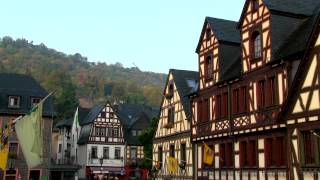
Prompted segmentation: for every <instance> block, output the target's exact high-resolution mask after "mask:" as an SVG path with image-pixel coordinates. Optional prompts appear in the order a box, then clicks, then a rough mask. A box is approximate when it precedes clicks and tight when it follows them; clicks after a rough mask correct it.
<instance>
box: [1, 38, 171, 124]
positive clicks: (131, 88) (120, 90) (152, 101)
mask: <svg viewBox="0 0 320 180" xmlns="http://www.w3.org/2000/svg"><path fill="white" fill-rule="evenodd" d="M0 72H7V73H19V74H28V75H31V76H33V77H34V78H35V79H37V80H38V81H39V82H40V83H41V85H42V86H43V87H44V88H45V89H46V90H47V91H50V92H51V91H55V99H56V100H55V109H56V111H57V113H58V118H63V117H68V116H72V114H73V110H74V108H75V107H76V106H77V105H78V104H79V100H80V102H81V105H85V106H90V105H92V104H93V103H96V102H99V101H105V100H111V101H117V102H119V101H125V102H131V103H139V104H148V105H151V106H159V103H160V100H161V91H162V88H163V86H164V83H165V80H166V75H165V74H159V73H153V72H143V71H141V70H139V69H138V68H136V67H134V68H125V67H123V66H122V65H121V63H116V64H106V63H93V62H88V60H87V58H86V57H84V56H82V55H81V54H79V53H76V54H74V55H67V54H65V53H62V52H58V51H56V50H54V49H50V48H47V47H46V46H45V45H44V44H40V45H34V44H33V43H32V42H29V41H28V40H25V39H16V40H14V39H12V38H11V37H8V36H6V37H3V38H1V39H0Z"/></svg>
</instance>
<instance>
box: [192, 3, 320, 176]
mask: <svg viewBox="0 0 320 180" xmlns="http://www.w3.org/2000/svg"><path fill="white" fill-rule="evenodd" d="M319 20H320V1H318V0H304V1H299V0H281V1H280V0H246V2H245V5H244V7H243V11H242V14H241V17H240V20H239V21H238V22H234V21H228V20H223V19H217V18H211V17H206V18H205V22H204V25H203V28H202V32H201V35H200V40H199V43H198V46H197V49H196V52H197V54H198V55H199V56H198V57H199V59H198V62H199V81H200V83H199V89H198V91H197V93H194V94H192V95H191V96H190V97H191V98H190V99H191V108H192V126H191V131H192V142H193V154H194V159H195V161H194V179H232V180H233V179H240V180H241V179H242V180H243V179H251V180H253V179H276V180H280V179H318V178H320V153H319V152H320V151H319V150H320V149H319V148H320V138H319V137H320V136H319V135H320V121H319V119H320V111H319V110H320V94H319V93H320V86H319V84H320V79H319V75H320V74H319V73H320V68H319V67H320V66H319V63H320V37H319V27H320V22H319ZM204 143H206V144H208V145H209V146H210V147H211V148H212V149H213V150H214V162H213V164H212V165H207V164H204V163H203V154H204V153H203V146H204Z"/></svg>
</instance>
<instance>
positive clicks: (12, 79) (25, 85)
mask: <svg viewBox="0 0 320 180" xmlns="http://www.w3.org/2000/svg"><path fill="white" fill-rule="evenodd" d="M47 95H48V92H47V91H46V90H45V89H44V88H42V87H41V86H40V84H39V83H38V82H37V81H36V80H35V79H34V78H33V77H31V76H28V75H22V74H3V73H0V113H1V114H18V115H21V114H25V113H28V112H29V111H30V109H31V97H37V98H44V97H46V96H47ZM8 96H20V107H19V108H9V107H8ZM43 114H44V115H45V116H53V115H55V113H54V111H53V99H52V97H51V96H50V97H49V98H48V99H47V100H46V101H45V102H44V106H43Z"/></svg>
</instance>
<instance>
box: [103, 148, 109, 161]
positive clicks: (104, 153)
mask: <svg viewBox="0 0 320 180" xmlns="http://www.w3.org/2000/svg"><path fill="white" fill-rule="evenodd" d="M103 159H109V147H103Z"/></svg>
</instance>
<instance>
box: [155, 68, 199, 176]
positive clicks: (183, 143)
mask: <svg viewBox="0 0 320 180" xmlns="http://www.w3.org/2000/svg"><path fill="white" fill-rule="evenodd" d="M197 87H198V75H197V72H193V71H184V70H176V69H171V70H170V71H169V75H168V78H167V83H166V86H165V88H164V95H163V98H162V103H161V109H160V115H159V120H158V126H157V130H156V133H155V135H154V139H153V164H154V166H155V168H156V169H157V170H158V172H157V174H156V177H157V178H156V179H170V178H171V179H192V178H193V177H192V176H193V171H192V162H193V159H192V145H191V139H190V137H191V132H190V126H191V122H190V121H191V109H190V103H189V98H188V96H187V95H188V94H189V93H191V92H193V91H195V90H196V89H197ZM169 156H170V157H174V158H175V159H176V160H177V161H178V164H179V168H178V170H177V171H176V172H169V171H168V162H167V157H169Z"/></svg>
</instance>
